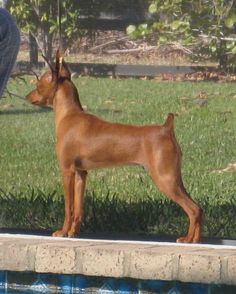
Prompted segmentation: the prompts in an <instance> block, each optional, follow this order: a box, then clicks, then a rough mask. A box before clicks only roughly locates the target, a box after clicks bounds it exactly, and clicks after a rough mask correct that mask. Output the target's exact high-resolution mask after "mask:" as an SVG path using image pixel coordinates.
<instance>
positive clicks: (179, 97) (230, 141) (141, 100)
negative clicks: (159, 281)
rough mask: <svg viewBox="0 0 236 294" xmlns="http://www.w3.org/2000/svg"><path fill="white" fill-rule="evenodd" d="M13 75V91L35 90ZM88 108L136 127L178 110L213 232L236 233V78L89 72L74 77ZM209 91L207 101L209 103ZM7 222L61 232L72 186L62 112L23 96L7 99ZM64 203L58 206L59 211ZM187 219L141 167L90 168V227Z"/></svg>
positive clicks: (160, 229) (1, 103)
mask: <svg viewBox="0 0 236 294" xmlns="http://www.w3.org/2000/svg"><path fill="white" fill-rule="evenodd" d="M31 79H32V78H31V77H30V78H27V83H24V82H22V81H16V80H12V81H10V82H9V84H8V89H9V90H10V91H11V92H14V93H17V94H19V95H21V96H23V97H24V96H25V95H26V94H27V93H28V92H29V91H30V90H31V89H32V88H33V87H34V84H32V82H31ZM74 82H75V84H76V85H77V86H78V89H79V93H80V99H81V102H82V104H83V106H84V107H85V109H87V111H89V112H92V113H94V114H96V115H98V116H100V117H103V118H104V119H107V120H111V121H116V122H123V123H132V124H139V125H143V124H153V123H157V124H162V123H163V122H164V121H165V119H166V117H167V114H168V112H173V113H175V114H176V116H175V132H176V137H177V139H178V141H179V143H180V145H181V148H182V151H183V179H184V183H185V186H186V188H187V190H188V191H189V193H190V194H191V196H192V197H193V198H194V199H195V200H196V201H197V202H199V203H200V204H201V205H202V207H203V208H204V211H205V222H204V234H205V236H225V237H236V226H235V220H236V171H234V172H229V173H216V172H213V171H215V170H218V169H223V168H225V167H226V166H227V165H228V164H229V163H235V162H236V148H235V143H236V84H235V83H213V82H199V83H191V82H157V81H143V80H135V79H123V80H111V79H105V78H87V77H82V78H78V79H75V80H74ZM199 96H201V97H203V98H204V99H206V104H204V106H202V107H200V106H199V103H198V102H199V101H198V100H197V99H198V98H199ZM0 125H1V130H0V142H1V150H0V166H1V169H0V189H1V200H0V203H1V202H2V207H4V209H2V214H1V216H0V226H15V227H26V228H52V227H53V228H54V227H56V226H58V225H59V224H60V223H61V222H62V217H63V196H62V194H63V192H62V187H61V182H60V175H59V171H58V167H57V162H56V158H55V152H54V142H55V139H54V122H53V112H52V111H51V110H48V109H45V108H39V107H36V106H31V105H29V104H28V103H27V102H26V101H25V100H21V99H18V98H10V97H8V98H3V99H1V100H0ZM55 208H56V209H55ZM185 227H186V218H185V217H184V216H183V213H182V211H181V210H180V209H179V208H178V207H176V205H174V204H172V203H170V202H169V201H168V200H166V198H165V196H163V195H161V194H160V193H159V191H157V189H156V187H155V186H154V184H153V183H152V181H151V179H150V178H149V177H148V175H147V174H146V172H145V171H144V170H143V169H142V168H139V167H124V168H116V169H104V170H98V171H92V172H90V173H89V177H88V182H87V190H86V218H85V221H84V227H83V230H84V231H127V232H142V233H158V234H174V235H175V234H180V233H181V234H183V232H184V230H185Z"/></svg>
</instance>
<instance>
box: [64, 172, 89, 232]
mask: <svg viewBox="0 0 236 294" xmlns="http://www.w3.org/2000/svg"><path fill="white" fill-rule="evenodd" d="M86 176H87V172H86V171H76V173H75V183H74V205H73V214H72V224H71V228H70V230H69V232H68V237H74V236H75V235H78V234H79V231H80V226H81V223H82V220H83V215H84V210H83V202H84V191H85V184H86Z"/></svg>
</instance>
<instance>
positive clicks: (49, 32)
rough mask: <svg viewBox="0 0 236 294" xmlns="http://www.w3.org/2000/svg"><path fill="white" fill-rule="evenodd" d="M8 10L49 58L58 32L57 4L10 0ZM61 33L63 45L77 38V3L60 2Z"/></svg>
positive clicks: (42, 0) (67, 0)
mask: <svg viewBox="0 0 236 294" xmlns="http://www.w3.org/2000/svg"><path fill="white" fill-rule="evenodd" d="M8 5H9V9H10V11H11V13H12V14H13V15H14V16H15V17H16V19H17V23H18V24H19V26H20V28H21V30H22V31H24V32H31V33H32V34H33V35H34V36H35V37H36V39H37V40H38V45H39V47H41V49H42V51H43V53H44V54H45V55H46V56H47V57H48V58H51V56H52V44H53V42H54V40H55V38H56V37H58V32H59V21H58V3H57V1H48V0H10V1H9V4H8ZM61 12H62V13H61V16H62V17H61V28H62V29H61V31H62V33H63V35H62V38H63V41H64V43H66V44H68V45H69V44H70V42H72V40H73V39H74V38H75V37H78V35H79V34H80V31H79V29H78V15H79V5H78V1H70V0H64V1H61Z"/></svg>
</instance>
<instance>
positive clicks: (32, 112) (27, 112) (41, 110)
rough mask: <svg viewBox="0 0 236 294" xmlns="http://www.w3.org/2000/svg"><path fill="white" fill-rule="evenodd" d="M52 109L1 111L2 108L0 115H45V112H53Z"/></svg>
mask: <svg viewBox="0 0 236 294" xmlns="http://www.w3.org/2000/svg"><path fill="white" fill-rule="evenodd" d="M51 111H52V108H51V107H46V106H45V107H35V108H29V109H20V108H18V109H15V108H14V109H9V108H8V109H3V108H2V109H1V108H0V115H20V114H34V113H43V112H51Z"/></svg>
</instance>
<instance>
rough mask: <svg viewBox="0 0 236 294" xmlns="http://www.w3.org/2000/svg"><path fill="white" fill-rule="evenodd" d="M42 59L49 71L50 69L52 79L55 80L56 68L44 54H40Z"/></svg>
mask: <svg viewBox="0 0 236 294" xmlns="http://www.w3.org/2000/svg"><path fill="white" fill-rule="evenodd" d="M42 57H43V59H44V60H45V62H46V63H47V65H48V67H49V69H50V71H51V75H52V81H55V80H56V79H57V72H56V70H55V69H54V68H53V66H52V65H51V63H50V62H49V60H48V58H47V57H46V56H44V55H42Z"/></svg>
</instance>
